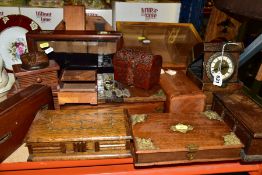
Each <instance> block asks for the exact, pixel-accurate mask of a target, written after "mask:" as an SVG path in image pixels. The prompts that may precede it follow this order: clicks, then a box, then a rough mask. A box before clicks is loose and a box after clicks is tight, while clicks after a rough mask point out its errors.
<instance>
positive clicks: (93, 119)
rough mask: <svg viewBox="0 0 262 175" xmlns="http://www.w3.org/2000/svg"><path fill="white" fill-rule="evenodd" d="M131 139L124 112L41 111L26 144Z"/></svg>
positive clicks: (106, 110) (98, 110)
mask: <svg viewBox="0 0 262 175" xmlns="http://www.w3.org/2000/svg"><path fill="white" fill-rule="evenodd" d="M127 139H131V136H130V134H129V130H128V128H127V125H126V116H125V114H124V112H123V110H109V109H94V110H61V111H51V110H50V111H49V110H45V111H40V112H38V114H37V116H36V117H35V120H34V122H33V123H32V125H31V128H30V130H29V132H28V134H27V137H26V142H27V143H35V142H70V141H91V140H93V141H94V140H96V141H97V140H127Z"/></svg>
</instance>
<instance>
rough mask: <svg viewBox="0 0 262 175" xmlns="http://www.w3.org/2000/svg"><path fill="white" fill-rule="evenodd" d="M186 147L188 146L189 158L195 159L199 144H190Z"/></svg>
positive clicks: (187, 155)
mask: <svg viewBox="0 0 262 175" xmlns="http://www.w3.org/2000/svg"><path fill="white" fill-rule="evenodd" d="M186 148H187V153H186V158H187V160H193V159H195V155H196V152H197V151H198V145H196V144H189V145H187V146H186Z"/></svg>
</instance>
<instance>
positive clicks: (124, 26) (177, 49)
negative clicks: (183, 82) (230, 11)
mask: <svg viewBox="0 0 262 175" xmlns="http://www.w3.org/2000/svg"><path fill="white" fill-rule="evenodd" d="M116 25H117V30H118V31H121V32H122V33H123V39H124V46H126V47H139V46H140V47H144V48H145V49H148V50H150V51H152V53H153V54H154V55H161V56H162V59H163V63H162V67H164V68H173V69H186V67H187V65H188V64H189V63H190V62H191V61H192V54H191V51H192V48H193V46H194V45H196V44H197V43H200V42H202V39H201V37H200V36H199V34H198V32H197V31H196V30H195V28H194V26H193V25H192V24H174V23H156V22H150V23H148V22H117V24H116ZM141 36H143V37H145V38H146V39H148V40H150V43H149V44H143V43H142V42H141V41H140V40H138V37H141Z"/></svg>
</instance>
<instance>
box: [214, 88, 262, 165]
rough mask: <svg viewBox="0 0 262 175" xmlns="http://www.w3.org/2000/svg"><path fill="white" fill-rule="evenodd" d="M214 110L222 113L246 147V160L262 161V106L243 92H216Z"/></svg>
mask: <svg viewBox="0 0 262 175" xmlns="http://www.w3.org/2000/svg"><path fill="white" fill-rule="evenodd" d="M212 110H214V111H216V112H217V113H218V114H220V115H221V116H222V117H223V119H224V121H225V122H226V123H227V124H228V126H230V127H231V128H232V129H233V131H234V132H235V134H236V135H237V136H238V137H239V138H240V139H241V141H242V143H243V144H244V145H245V148H244V149H243V151H242V152H241V158H242V159H243V160H244V161H246V162H255V161H262V149H261V148H262V107H261V106H260V105H258V104H256V103H255V102H254V101H253V100H252V99H251V98H250V97H248V96H246V95H245V94H244V93H243V92H235V93H231V94H229V93H214V101H213V105H212Z"/></svg>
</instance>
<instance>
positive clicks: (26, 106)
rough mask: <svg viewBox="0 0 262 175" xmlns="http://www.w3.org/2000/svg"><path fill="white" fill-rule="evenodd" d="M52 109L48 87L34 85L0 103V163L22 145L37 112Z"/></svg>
mask: <svg viewBox="0 0 262 175" xmlns="http://www.w3.org/2000/svg"><path fill="white" fill-rule="evenodd" d="M41 108H49V109H54V104H53V100H52V93H51V89H50V87H47V86H44V85H40V84H35V85H31V86H29V87H27V88H26V89H24V90H22V91H20V92H19V93H18V94H15V95H13V96H12V97H10V98H8V99H7V100H5V101H3V102H1V103H0V116H1V117H0V123H1V127H0V136H1V137H0V138H1V144H0V161H3V160H4V159H5V158H6V157H8V156H9V155H10V153H12V152H13V151H14V150H16V149H17V148H18V147H19V146H20V145H21V144H22V143H23V139H24V137H25V135H26V133H27V132H28V129H29V127H30V125H31V123H32V121H33V120H34V117H35V115H36V113H37V110H39V109H41Z"/></svg>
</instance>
